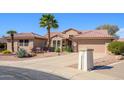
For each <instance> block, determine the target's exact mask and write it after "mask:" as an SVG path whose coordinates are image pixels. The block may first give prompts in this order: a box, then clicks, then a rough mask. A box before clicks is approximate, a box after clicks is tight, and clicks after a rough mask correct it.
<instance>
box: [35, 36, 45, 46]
mask: <svg viewBox="0 0 124 93" xmlns="http://www.w3.org/2000/svg"><path fill="white" fill-rule="evenodd" d="M46 42H47V40H45V39H37V38H36V39H34V48H36V47H40V48H43V47H45V46H46Z"/></svg>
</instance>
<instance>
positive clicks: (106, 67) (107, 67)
mask: <svg viewBox="0 0 124 93" xmlns="http://www.w3.org/2000/svg"><path fill="white" fill-rule="evenodd" d="M112 68H113V67H112V66H105V65H102V66H94V68H93V70H105V69H112Z"/></svg>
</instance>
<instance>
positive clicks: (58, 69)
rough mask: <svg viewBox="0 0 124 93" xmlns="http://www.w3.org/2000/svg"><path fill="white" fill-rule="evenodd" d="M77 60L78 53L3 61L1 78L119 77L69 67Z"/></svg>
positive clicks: (0, 71)
mask: <svg viewBox="0 0 124 93" xmlns="http://www.w3.org/2000/svg"><path fill="white" fill-rule="evenodd" d="M103 56H104V55H103V54H94V58H95V59H96V58H100V57H103ZM77 62H78V54H77V53H72V54H68V55H63V56H56V57H49V58H39V59H34V60H26V61H5V62H4V61H1V62H0V79H5V78H6V79H19V80H20V79H31V80H37V79H38V80H41V79H42V80H43V79H45V80H59V79H74V80H75V79H76V80H80V79H81V80H84V79H90V80H92V79H93V80H94V79H95V80H99V79H119V78H117V77H113V76H109V75H104V74H101V73H98V72H97V73H96V72H83V71H79V70H78V69H77V68H71V67H69V65H72V64H75V63H77Z"/></svg>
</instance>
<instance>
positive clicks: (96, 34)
mask: <svg viewBox="0 0 124 93" xmlns="http://www.w3.org/2000/svg"><path fill="white" fill-rule="evenodd" d="M65 31H66V30H65ZM67 31H68V30H67ZM76 31H77V30H76ZM50 35H51V38H52V37H54V36H55V35H58V36H61V37H63V38H68V35H66V34H63V32H51V34H50ZM47 36H48V35H46V36H45V37H46V38H47ZM73 38H77V39H78V38H82V39H87V38H90V39H92V38H99V39H100V38H101V39H108V38H109V39H114V37H113V36H112V35H109V34H108V32H107V30H83V31H79V35H75V36H74V37H73Z"/></svg>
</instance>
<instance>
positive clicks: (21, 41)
mask: <svg viewBox="0 0 124 93" xmlns="http://www.w3.org/2000/svg"><path fill="white" fill-rule="evenodd" d="M28 45H29V40H19V46H28Z"/></svg>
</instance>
